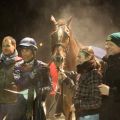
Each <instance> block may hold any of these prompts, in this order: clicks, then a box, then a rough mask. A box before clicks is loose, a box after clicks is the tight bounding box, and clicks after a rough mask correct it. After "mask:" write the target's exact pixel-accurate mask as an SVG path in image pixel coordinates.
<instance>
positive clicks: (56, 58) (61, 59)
mask: <svg viewBox="0 0 120 120" xmlns="http://www.w3.org/2000/svg"><path fill="white" fill-rule="evenodd" d="M54 60H55V61H56V62H59V63H62V62H63V57H61V56H56V57H55V59H54Z"/></svg>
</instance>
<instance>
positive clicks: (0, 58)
mask: <svg viewBox="0 0 120 120" xmlns="http://www.w3.org/2000/svg"><path fill="white" fill-rule="evenodd" d="M20 60H21V58H20V57H18V53H17V50H16V41H15V39H14V38H13V37H11V36H6V37H4V39H3V41H2V53H1V54H0V120H3V118H6V120H19V118H18V117H19V115H18V114H17V111H16V110H17V108H16V107H17V106H16V105H17V100H18V99H17V95H16V94H14V93H11V92H9V91H8V90H16V89H17V87H16V85H15V84H14V83H15V82H14V78H13V68H14V65H15V63H16V62H18V61H20ZM15 109H16V110H15ZM14 110H15V111H14Z"/></svg>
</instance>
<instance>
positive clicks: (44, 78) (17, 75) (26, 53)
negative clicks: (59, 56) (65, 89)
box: [14, 37, 51, 120]
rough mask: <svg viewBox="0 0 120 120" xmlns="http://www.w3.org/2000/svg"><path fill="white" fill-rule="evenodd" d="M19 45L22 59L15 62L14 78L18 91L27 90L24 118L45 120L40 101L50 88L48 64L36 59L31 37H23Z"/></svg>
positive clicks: (34, 44)
mask: <svg viewBox="0 0 120 120" xmlns="http://www.w3.org/2000/svg"><path fill="white" fill-rule="evenodd" d="M19 46H20V53H21V57H22V58H23V61H20V62H19V63H17V64H15V69H14V79H15V81H16V84H17V86H18V91H23V90H28V96H27V97H26V105H25V106H24V107H26V119H27V120H29V119H33V120H45V119H46V118H45V113H44V109H43V106H42V102H43V101H44V99H45V98H46V95H47V94H48V92H49V91H50V89H51V82H50V76H49V69H48V66H47V64H46V63H44V62H42V61H40V60H37V58H36V52H37V49H38V48H37V44H36V41H35V40H34V39H33V38H30V37H25V38H23V39H22V40H21V41H20V44H19Z"/></svg>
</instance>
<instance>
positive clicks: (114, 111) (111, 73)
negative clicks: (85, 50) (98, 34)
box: [99, 32, 120, 120]
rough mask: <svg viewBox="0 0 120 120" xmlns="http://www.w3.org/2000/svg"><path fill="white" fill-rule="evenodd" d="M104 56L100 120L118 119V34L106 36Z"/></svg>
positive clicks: (119, 74)
mask: <svg viewBox="0 0 120 120" xmlns="http://www.w3.org/2000/svg"><path fill="white" fill-rule="evenodd" d="M105 48H106V53H107V54H106V56H105V57H104V58H103V60H104V62H105V66H104V69H105V70H104V77H103V78H104V79H103V83H104V84H101V85H100V86H99V88H100V91H101V94H103V104H102V109H101V115H100V116H101V120H119V119H120V114H119V111H120V32H116V33H112V34H110V35H108V36H107V39H106V43H105Z"/></svg>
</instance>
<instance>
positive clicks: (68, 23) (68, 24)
mask: <svg viewBox="0 0 120 120" xmlns="http://www.w3.org/2000/svg"><path fill="white" fill-rule="evenodd" d="M71 21H72V16H71V17H70V18H69V19H68V21H67V26H70V23H71Z"/></svg>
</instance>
